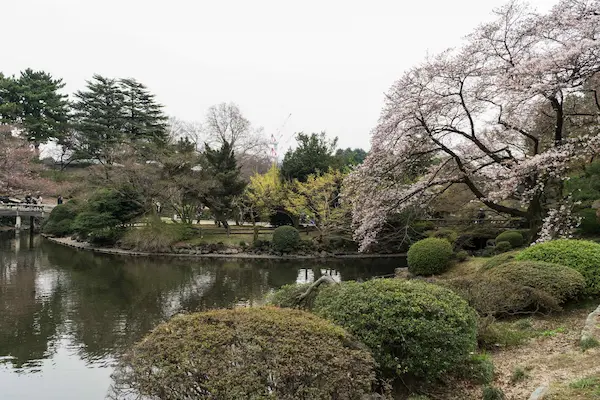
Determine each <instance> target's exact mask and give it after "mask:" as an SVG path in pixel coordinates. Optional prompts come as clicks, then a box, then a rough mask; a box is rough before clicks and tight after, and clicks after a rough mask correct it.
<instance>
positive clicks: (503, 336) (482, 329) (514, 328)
mask: <svg viewBox="0 0 600 400" xmlns="http://www.w3.org/2000/svg"><path fill="white" fill-rule="evenodd" d="M531 337H532V332H531V331H530V330H529V329H528V328H522V327H519V326H518V322H517V323H514V324H509V323H507V322H503V321H502V322H497V321H496V319H495V318H494V317H492V316H486V317H480V318H479V320H478V321H477V343H478V344H479V347H480V348H482V349H492V350H496V349H497V348H498V347H499V346H500V347H513V346H520V345H521V344H523V343H524V342H525V341H527V340H529V339H530V338H531Z"/></svg>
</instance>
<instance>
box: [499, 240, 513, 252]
mask: <svg viewBox="0 0 600 400" xmlns="http://www.w3.org/2000/svg"><path fill="white" fill-rule="evenodd" d="M512 248H513V246H512V245H511V244H510V243H509V242H496V247H494V253H495V254H502V253H506V252H507V251H511V250H512Z"/></svg>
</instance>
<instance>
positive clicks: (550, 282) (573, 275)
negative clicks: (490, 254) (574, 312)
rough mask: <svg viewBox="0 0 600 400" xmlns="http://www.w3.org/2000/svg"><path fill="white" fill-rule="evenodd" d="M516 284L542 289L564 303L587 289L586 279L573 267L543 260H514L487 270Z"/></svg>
mask: <svg viewBox="0 0 600 400" xmlns="http://www.w3.org/2000/svg"><path fill="white" fill-rule="evenodd" d="M485 273H486V274H487V275H489V276H494V277H498V278H500V279H506V280H507V281H510V282H513V283H515V284H520V285H524V286H529V287H531V288H534V289H538V290H542V291H544V292H546V293H548V294H549V295H551V296H553V297H554V298H556V299H557V300H558V302H559V303H563V302H565V301H567V300H570V299H573V298H575V297H577V296H578V295H579V294H580V293H581V292H582V291H583V290H584V289H585V279H583V276H582V275H581V274H580V273H579V272H577V271H575V270H574V269H572V268H569V267H564V266H562V265H558V264H550V263H546V262H542V261H514V262H509V263H506V264H502V265H500V266H497V267H495V268H492V269H490V270H488V271H486V272H485Z"/></svg>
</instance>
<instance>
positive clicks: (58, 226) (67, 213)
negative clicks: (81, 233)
mask: <svg viewBox="0 0 600 400" xmlns="http://www.w3.org/2000/svg"><path fill="white" fill-rule="evenodd" d="M79 211H80V207H79V205H78V203H77V202H76V201H69V202H68V203H65V204H60V205H58V206H56V207H54V209H53V210H52V212H51V213H50V215H49V216H48V218H47V219H46V220H45V221H44V224H43V225H42V232H44V233H46V234H48V235H52V236H59V237H60V236H69V235H72V234H73V233H75V228H74V226H73V222H74V221H75V218H76V217H77V214H78V213H79Z"/></svg>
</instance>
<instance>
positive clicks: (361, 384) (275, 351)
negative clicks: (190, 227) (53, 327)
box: [113, 308, 375, 400]
mask: <svg viewBox="0 0 600 400" xmlns="http://www.w3.org/2000/svg"><path fill="white" fill-rule="evenodd" d="M307 343H310V346H307V345H306V344H307ZM374 367H375V363H374V361H373V359H372V357H371V355H370V354H369V353H368V352H367V351H366V350H363V349H362V347H360V346H359V345H358V344H357V343H356V342H354V341H353V339H352V338H351V337H350V336H349V335H348V334H347V333H346V332H345V331H344V330H343V329H341V328H339V327H336V326H334V325H333V324H331V323H329V322H327V321H325V320H322V319H320V318H318V317H316V316H314V315H312V314H309V313H305V312H302V311H299V310H290V309H279V308H245V309H234V310H216V311H208V312H203V313H197V314H190V315H179V316H176V317H174V318H173V319H171V320H170V321H169V322H167V323H164V324H162V325H159V326H158V327H157V328H155V329H154V330H153V331H152V332H151V333H150V334H149V335H148V336H147V337H146V338H145V339H143V340H142V341H141V342H139V343H138V344H137V345H135V347H134V349H133V351H132V352H131V353H129V354H128V355H127V356H125V357H124V361H122V362H121V364H120V365H119V367H118V369H117V371H116V373H115V375H114V377H115V384H114V388H113V389H114V391H115V392H116V394H117V397H119V398H121V396H123V397H126V396H127V393H128V392H129V391H130V390H134V391H136V392H137V393H139V394H141V395H143V396H148V397H151V398H155V399H161V400H175V399H183V398H195V399H213V398H222V399H240V398H248V399H250V398H252V399H267V398H277V399H289V400H291V399H299V398H310V399H323V400H325V399H331V398H339V399H348V400H350V399H357V400H359V399H361V398H362V396H364V395H366V394H368V393H370V392H371V385H372V383H373V380H374V373H373V368H374Z"/></svg>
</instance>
